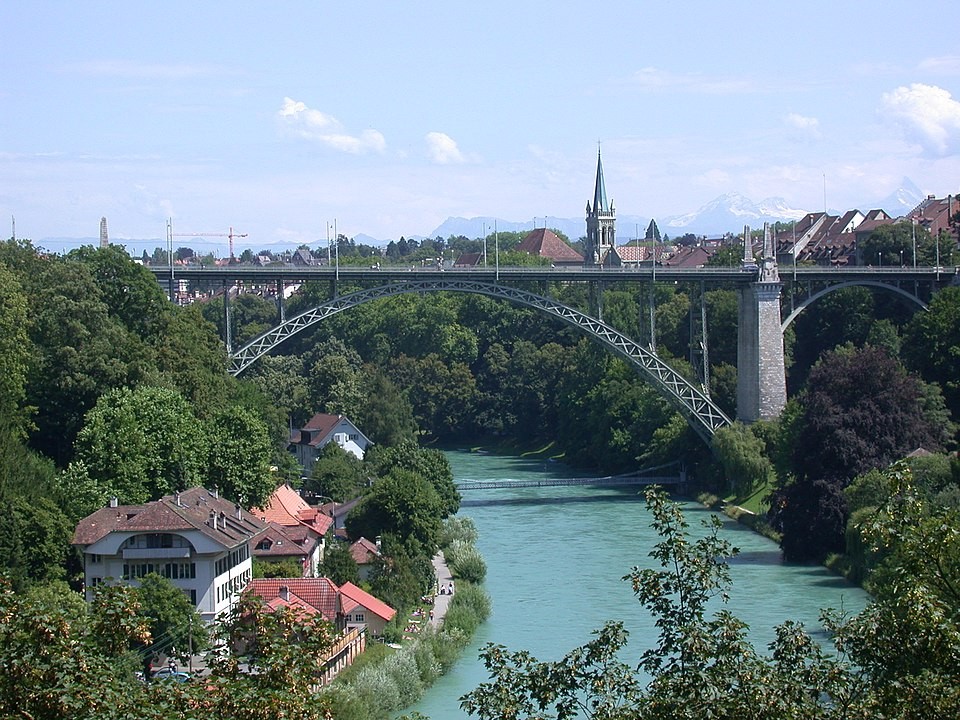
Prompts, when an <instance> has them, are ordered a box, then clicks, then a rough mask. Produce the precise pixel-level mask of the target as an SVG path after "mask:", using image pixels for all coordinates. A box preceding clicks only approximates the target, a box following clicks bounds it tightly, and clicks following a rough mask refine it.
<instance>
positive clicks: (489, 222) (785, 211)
mask: <svg viewBox="0 0 960 720" xmlns="http://www.w3.org/2000/svg"><path fill="white" fill-rule="evenodd" d="M923 199H924V195H923V192H922V191H921V190H920V188H918V187H917V186H916V185H915V184H914V183H913V182H912V181H911V180H910V178H903V181H902V182H901V185H900V187H899V188H898V189H897V190H896V191H895V192H893V193H891V194H890V195H888V196H887V197H886V198H884V199H883V200H880V201H872V202H868V203H864V204H862V205H859V206H857V209H859V210H862V211H864V212H866V211H867V210H873V209H875V208H882V209H883V210H885V211H886V212H887V213H889V214H890V215H892V216H893V217H898V216H900V215H904V214H906V213H908V212H909V211H910V210H912V209H913V208H915V207H916V206H917V205H918V204H919V203H920V201H921V200H923ZM848 209H852V208H844V209H843V210H833V209H831V210H830V212H831V213H835V214H839V213H842V212H845V211H846V210H848ZM808 212H816V211H811V210H808V209H801V208H795V207H792V206H791V205H790V204H789V203H788V202H787V201H786V200H784V199H783V198H779V197H770V198H766V199H764V200H761V201H760V202H754V201H752V200H750V198H748V197H745V196H744V195H741V194H740V193H735V192H734V193H726V194H724V195H720V196H719V197H717V198H715V199H713V200H711V201H710V202H708V203H707V204H706V205H704V206H702V207H701V208H700V209H699V210H696V211H695V212H689V213H685V214H683V215H668V216H667V217H664V218H657V219H656V220H657V225H658V226H659V228H660V232H661V233H664V234H666V235H669V236H670V237H676V236H678V235H684V234H686V233H693V234H694V235H722V234H724V233H728V232H730V233H739V232H740V231H742V230H743V226H744V225H750V226H751V227H753V228H757V227H762V226H763V223H765V222H768V223H776V222H790V221H792V220H799V219H800V218H802V217H803V216H804V215H806V214H807V213H808ZM494 223H496V227H497V229H498V230H501V231H511V232H522V231H525V230H533V229H534V228H535V227H548V228H552V229H554V230H559V231H560V232H562V233H563V234H564V235H566V236H567V237H568V238H569V239H570V240H578V239H579V238H581V237H582V236H583V235H584V233H585V232H586V223H585V221H584V218H582V217H580V218H557V217H544V218H539V217H538V218H535V220H533V221H532V222H526V223H518V222H510V221H508V220H502V219H499V218H492V217H479V218H460V217H451V218H447V219H446V220H445V221H444V222H443V223H442V224H441V225H440V226H439V227H437V228H436V229H435V230H434V231H433V232H432V233H430V235H429V236H427V237H432V238H436V237H443V238H446V237H450V236H451V235H463V236H465V237H469V238H478V237H481V236H482V235H483V234H484V232H486V233H488V234H489V233H490V232H492V231H493V227H494ZM649 223H650V218H649V217H642V216H638V215H621V216H618V217H617V240H618V241H619V242H628V241H629V240H632V239H634V238H637V237H642V236H643V234H644V232H645V231H646V229H647V225H648V224H649ZM418 239H422V238H418Z"/></svg>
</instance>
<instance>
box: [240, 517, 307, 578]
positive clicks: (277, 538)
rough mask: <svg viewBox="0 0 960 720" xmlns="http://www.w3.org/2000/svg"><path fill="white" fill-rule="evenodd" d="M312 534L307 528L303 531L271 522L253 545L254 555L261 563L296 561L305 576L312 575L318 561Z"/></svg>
mask: <svg viewBox="0 0 960 720" xmlns="http://www.w3.org/2000/svg"><path fill="white" fill-rule="evenodd" d="M311 535H312V533H310V532H309V530H307V529H306V528H303V532H297V531H296V529H291V528H285V527H284V526H283V525H280V524H278V523H275V522H269V523H267V529H266V530H265V531H264V533H263V535H261V536H260V539H259V540H257V544H256V545H254V546H253V557H254V558H256V560H257V561H258V562H261V563H271V562H272V563H280V562H284V561H291V562H294V563H296V564H297V565H298V566H299V567H300V574H301V575H302V576H303V577H311V576H313V575H315V574H316V569H317V562H318V561H314V556H313V553H312V549H313V548H312V545H313V538H312V537H310V536H311ZM321 560H322V557H321Z"/></svg>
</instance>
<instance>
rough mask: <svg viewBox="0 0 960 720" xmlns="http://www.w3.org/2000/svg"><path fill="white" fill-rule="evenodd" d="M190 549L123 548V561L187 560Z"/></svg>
mask: <svg viewBox="0 0 960 720" xmlns="http://www.w3.org/2000/svg"><path fill="white" fill-rule="evenodd" d="M188 557H190V548H188V547H175V548H125V549H124V551H123V559H124V560H160V559H163V558H188Z"/></svg>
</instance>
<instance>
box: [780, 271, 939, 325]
mask: <svg viewBox="0 0 960 720" xmlns="http://www.w3.org/2000/svg"><path fill="white" fill-rule="evenodd" d="M849 287H875V288H879V289H881V290H885V291H887V292H892V293H895V294H897V295H899V296H900V297H901V298H902V299H904V300H905V301H906V302H907V303H908V304H910V305H915V306H917V307H918V308H920V309H921V310H926V309H927V304H926V303H925V302H923V300H921V299H920V298H918V297H917V296H916V295H915V294H914V293H911V292H908V291H906V290H904V289H903V288H901V287H899V286H897V285H892V284H890V283H888V282H881V281H879V280H860V279H857V280H847V281H845V282H839V283H835V284H832V285H828V286H827V287H825V288H823V289H821V290H819V291H817V292H815V293H813V294H812V295H810V296H809V297H807V298H805V299H804V301H803V302H802V303H800V304H799V305H797V307H796V308H794V310H793V312H791V313H790V314H789V315H788V316H787V317H786V319H785V320H784V321H783V322H782V323H780V330H781V332H786V331H787V328H788V327H790V325H791V324H792V323H793V321H794V320H796V319H797V317H798V316H799V315H800V313H802V312H803V311H804V310H806V309H807V308H808V307H809V306H810V305H812V304H813V303H815V302H816V301H817V300H819V299H820V298H822V297H823V296H824V295H829V294H830V293H832V292H834V291H835V290H842V289H843V288H849Z"/></svg>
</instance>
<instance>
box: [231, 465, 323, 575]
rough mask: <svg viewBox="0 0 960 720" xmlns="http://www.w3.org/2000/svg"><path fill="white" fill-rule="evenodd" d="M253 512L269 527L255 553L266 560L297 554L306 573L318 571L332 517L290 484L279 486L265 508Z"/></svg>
mask: <svg viewBox="0 0 960 720" xmlns="http://www.w3.org/2000/svg"><path fill="white" fill-rule="evenodd" d="M250 512H251V513H253V514H254V515H255V516H256V517H258V518H260V520H261V521H262V522H263V523H265V524H266V525H267V526H268V528H267V530H266V531H265V532H264V534H263V536H262V537H261V538H260V540H259V541H258V543H257V545H256V546H255V547H254V555H255V556H257V557H263V558H264V559H265V560H271V559H274V560H276V559H282V558H283V557H284V556H287V557H290V556H296V557H298V558H301V562H302V565H303V574H304V576H307V577H313V576H315V575H316V574H317V567H318V566H319V565H320V563H321V562H322V561H323V550H324V536H325V535H326V534H327V531H328V530H329V529H330V527H331V526H332V525H333V518H332V517H331V516H329V515H326V514H325V513H323V512H321V511H320V510H319V509H317V508H315V507H312V506H311V505H310V504H309V503H307V501H306V500H304V499H303V498H302V497H301V496H300V493H298V492H297V491H296V490H294V489H293V488H292V487H290V486H289V485H287V484H283V485H281V486H279V487H278V488H276V489H275V490H274V491H273V494H272V495H270V497H269V498H268V499H267V502H266V504H265V505H264V506H263V507H262V508H251V510H250ZM285 542H286V546H284V543H285ZM291 542H292V543H293V544H294V547H291ZM288 551H289V552H288ZM294 551H295V552H294Z"/></svg>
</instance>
